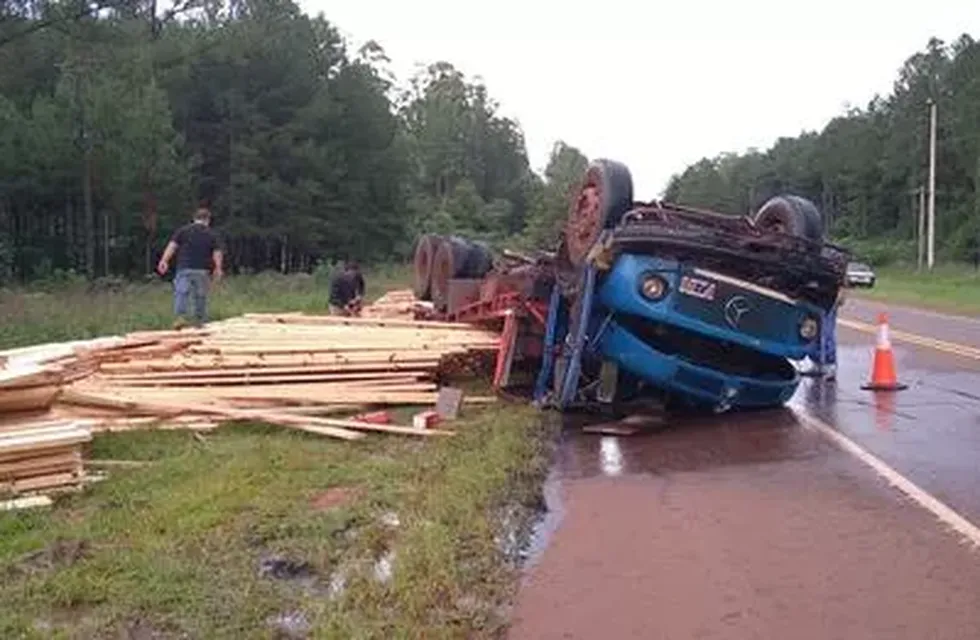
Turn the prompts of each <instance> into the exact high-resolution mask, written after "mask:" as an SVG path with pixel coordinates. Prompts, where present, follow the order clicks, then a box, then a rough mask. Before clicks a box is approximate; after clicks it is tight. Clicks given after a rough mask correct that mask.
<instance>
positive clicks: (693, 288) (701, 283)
mask: <svg viewBox="0 0 980 640" xmlns="http://www.w3.org/2000/svg"><path fill="white" fill-rule="evenodd" d="M678 290H679V291H680V292H681V293H683V294H685V295H689V296H693V297H695V298H701V299H702V300H714V299H715V283H714V282H712V281H710V280H702V279H700V278H693V277H691V276H681V284H680V286H679V287H678Z"/></svg>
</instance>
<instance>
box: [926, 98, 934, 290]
mask: <svg viewBox="0 0 980 640" xmlns="http://www.w3.org/2000/svg"><path fill="white" fill-rule="evenodd" d="M928 226H929V229H928V234H929V238H928V243H927V247H926V251H927V253H926V264H927V265H928V267H929V270H930V271H932V266H933V264H935V261H936V102H935V101H934V100H933V99H931V98H930V99H929V225H928Z"/></svg>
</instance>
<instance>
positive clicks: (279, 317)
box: [243, 313, 473, 331]
mask: <svg viewBox="0 0 980 640" xmlns="http://www.w3.org/2000/svg"><path fill="white" fill-rule="evenodd" d="M243 317H244V318H245V319H247V320H251V321H253V322H260V323H272V324H321V325H341V326H361V327H363V326H375V327H412V328H420V329H429V328H439V329H462V330H469V331H472V330H473V325H469V324H465V323H462V322H436V321H429V320H397V319H392V320H389V319H374V318H345V317H343V316H312V315H304V314H266V313H246V314H245V315H244V316H243Z"/></svg>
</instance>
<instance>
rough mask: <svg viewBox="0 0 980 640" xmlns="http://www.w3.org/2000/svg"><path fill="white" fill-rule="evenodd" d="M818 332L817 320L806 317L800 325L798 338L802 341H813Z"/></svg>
mask: <svg viewBox="0 0 980 640" xmlns="http://www.w3.org/2000/svg"><path fill="white" fill-rule="evenodd" d="M819 330H820V325H819V323H817V319H816V318H814V317H812V316H807V317H806V318H804V319H803V322H801V323H800V337H801V338H803V339H804V340H813V339H814V338H816V337H817V332H818V331H819Z"/></svg>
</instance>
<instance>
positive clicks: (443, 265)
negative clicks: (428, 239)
mask: <svg viewBox="0 0 980 640" xmlns="http://www.w3.org/2000/svg"><path fill="white" fill-rule="evenodd" d="M470 249H471V245H470V243H469V242H467V241H466V240H464V239H463V238H460V237H458V236H449V237H447V238H443V239H442V241H441V242H439V244H438V246H437V247H436V251H435V254H434V255H433V257H432V279H431V282H432V287H431V294H432V303H433V304H434V305H435V306H436V309H438V310H440V311H444V310H445V308H446V305H447V303H448V302H449V281H450V280H452V279H454V278H460V277H463V276H464V275H465V273H466V262H467V258H468V257H469V255H470Z"/></svg>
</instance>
